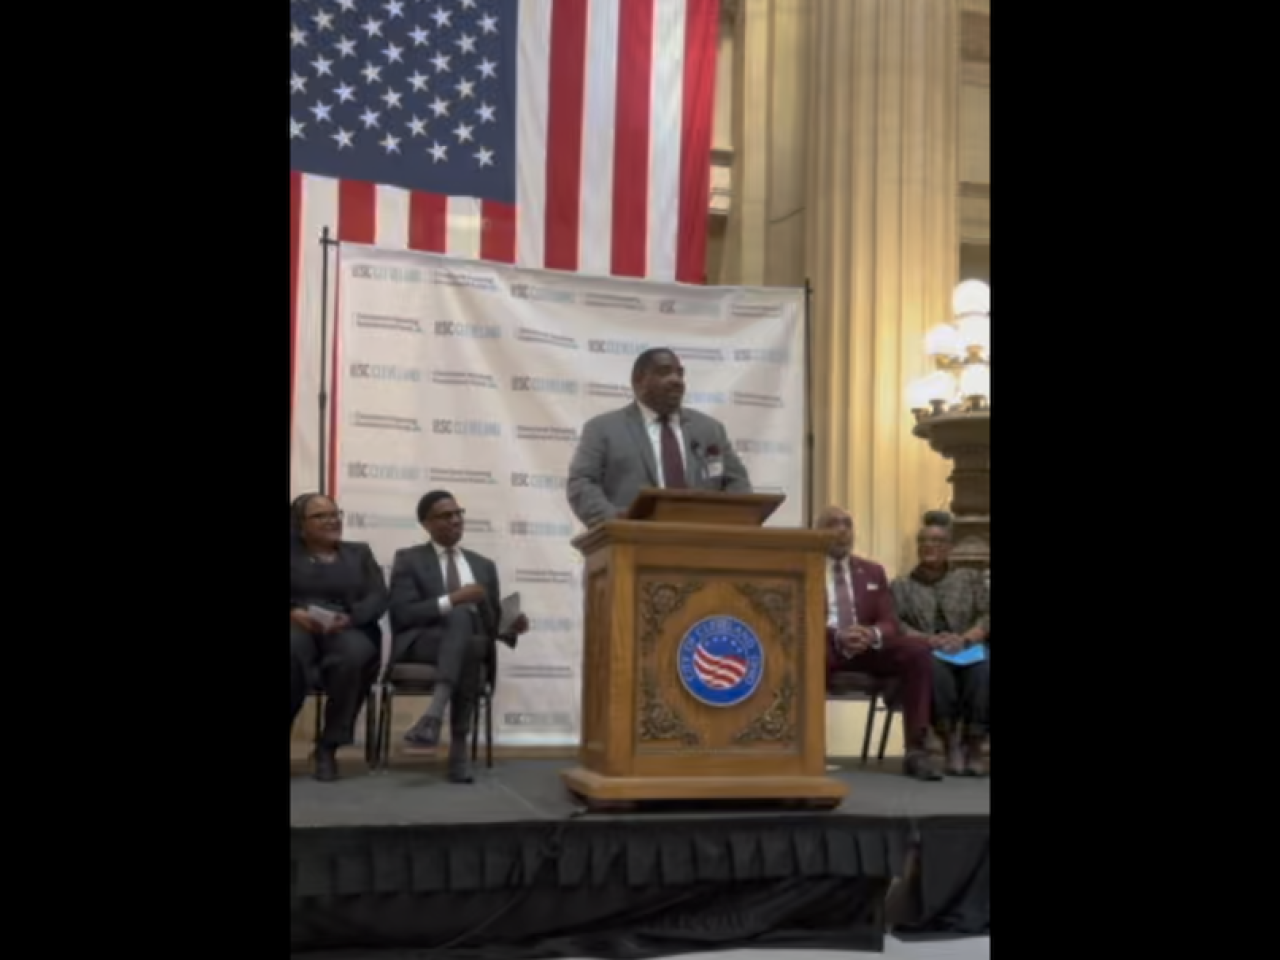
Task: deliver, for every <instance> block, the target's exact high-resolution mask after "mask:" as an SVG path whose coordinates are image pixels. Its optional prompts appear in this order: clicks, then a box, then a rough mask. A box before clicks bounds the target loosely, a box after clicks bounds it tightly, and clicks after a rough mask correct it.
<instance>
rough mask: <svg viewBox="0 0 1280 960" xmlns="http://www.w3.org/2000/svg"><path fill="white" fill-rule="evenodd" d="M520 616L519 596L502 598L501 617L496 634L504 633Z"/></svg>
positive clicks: (515, 594)
mask: <svg viewBox="0 0 1280 960" xmlns="http://www.w3.org/2000/svg"><path fill="white" fill-rule="evenodd" d="M519 616H520V594H519V593H513V594H511V596H509V597H503V598H502V616H501V617H499V619H498V633H506V632H507V631H509V630H510V629H511V625H512V624H514V623H515V622H516V618H517V617H519Z"/></svg>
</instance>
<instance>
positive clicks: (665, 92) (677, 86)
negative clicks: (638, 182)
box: [645, 0, 711, 281]
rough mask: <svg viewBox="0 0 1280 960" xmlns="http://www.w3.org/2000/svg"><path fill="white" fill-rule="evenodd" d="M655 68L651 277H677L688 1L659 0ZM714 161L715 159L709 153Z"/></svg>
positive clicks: (651, 100)
mask: <svg viewBox="0 0 1280 960" xmlns="http://www.w3.org/2000/svg"><path fill="white" fill-rule="evenodd" d="M653 16H654V22H653V60H652V63H653V72H652V87H651V90H650V96H649V112H650V116H651V118H652V119H651V121H650V124H649V130H650V131H651V132H650V136H649V269H648V271H647V272H646V273H645V276H646V277H647V278H648V279H650V280H665V281H671V280H674V279H675V278H676V238H677V237H678V236H679V231H680V134H681V121H682V118H683V115H684V24H685V0H658V2H657V3H655V4H654V14H653ZM706 163H707V164H708V165H710V163H711V158H710V157H707V158H706Z"/></svg>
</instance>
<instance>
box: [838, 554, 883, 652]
mask: <svg viewBox="0 0 1280 960" xmlns="http://www.w3.org/2000/svg"><path fill="white" fill-rule="evenodd" d="M837 563H843V564H844V576H845V579H846V580H847V581H848V582H849V601H850V603H849V606H850V607H852V609H853V623H852V624H851V626H855V627H856V626H857V625H858V594H857V591H855V590H854V589H853V560H852V559H851V558H850V557H842V558H841V559H840V560H836V559H835V557H827V629H828V630H836V629H838V627H837V624H838V623H839V621H840V617H839V608H838V607H837V606H836V564H837ZM871 633H872V639H871V649H872V650H879V649H880V645H881V639H882V638H881V636H880V628H879V627H877V626H875V625H874V624H873V625H872V627H871Z"/></svg>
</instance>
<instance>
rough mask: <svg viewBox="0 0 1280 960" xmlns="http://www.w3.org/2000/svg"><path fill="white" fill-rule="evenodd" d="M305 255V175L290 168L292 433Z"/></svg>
mask: <svg viewBox="0 0 1280 960" xmlns="http://www.w3.org/2000/svg"><path fill="white" fill-rule="evenodd" d="M301 256H302V174H300V173H298V172H297V171H296V170H290V171H289V435H290V436H293V411H294V399H293V397H294V392H295V391H296V390H297V389H298V264H299V262H300V260H301Z"/></svg>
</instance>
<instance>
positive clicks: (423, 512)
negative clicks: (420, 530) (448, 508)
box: [418, 490, 453, 523]
mask: <svg viewBox="0 0 1280 960" xmlns="http://www.w3.org/2000/svg"><path fill="white" fill-rule="evenodd" d="M452 499H453V494H452V493H450V492H449V491H448V490H432V491H431V492H430V493H424V494H423V495H422V499H421V500H419V501H418V522H419V523H422V522H423V521H424V520H426V519H427V517H429V516H430V515H431V508H432V507H434V506H435V505H436V504H437V503H439V502H440V501H441V500H452Z"/></svg>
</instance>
